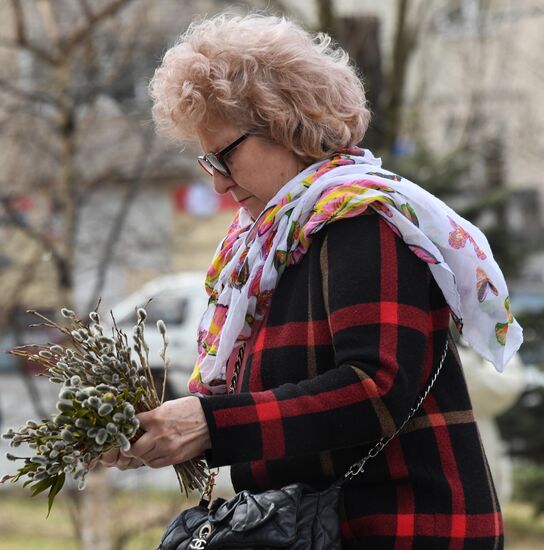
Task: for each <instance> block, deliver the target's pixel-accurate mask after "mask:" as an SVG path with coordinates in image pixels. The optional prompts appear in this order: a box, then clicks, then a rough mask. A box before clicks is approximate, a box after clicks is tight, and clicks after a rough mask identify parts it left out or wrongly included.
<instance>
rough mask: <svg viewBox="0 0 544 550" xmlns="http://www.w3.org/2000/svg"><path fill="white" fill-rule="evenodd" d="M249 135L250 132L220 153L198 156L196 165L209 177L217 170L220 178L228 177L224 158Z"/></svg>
mask: <svg viewBox="0 0 544 550" xmlns="http://www.w3.org/2000/svg"><path fill="white" fill-rule="evenodd" d="M251 135H252V134H251V132H248V133H246V134H244V135H242V136H240V137H239V138H238V139H237V140H236V141H233V142H232V143H231V144H230V145H227V146H226V147H225V148H224V149H221V151H219V152H217V153H206V154H205V155H199V156H198V157H197V159H198V164H200V166H201V167H202V168H203V169H204V170H205V171H206V172H207V173H208V174H209V175H210V176H213V173H214V171H215V170H217V171H218V172H219V173H220V174H221V175H222V176H225V177H228V176H230V170H229V168H228V166H227V165H226V164H225V161H224V158H225V157H226V156H227V155H228V154H229V153H231V152H232V151H233V150H234V149H235V148H236V147H238V145H240V143H242V142H243V141H244V140H246V139H247V138H248V137H249V136H251Z"/></svg>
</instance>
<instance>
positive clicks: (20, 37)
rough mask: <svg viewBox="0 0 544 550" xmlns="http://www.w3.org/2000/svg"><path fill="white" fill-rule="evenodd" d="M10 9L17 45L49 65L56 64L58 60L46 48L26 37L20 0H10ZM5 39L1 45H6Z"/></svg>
mask: <svg viewBox="0 0 544 550" xmlns="http://www.w3.org/2000/svg"><path fill="white" fill-rule="evenodd" d="M11 9H12V11H13V17H14V20H15V41H16V44H17V46H19V47H20V48H22V49H25V50H27V51H29V52H31V53H33V54H34V55H35V56H36V57H38V58H39V59H41V60H42V61H44V62H45V63H48V64H49V65H56V64H57V62H58V60H57V58H55V57H54V56H52V55H51V54H49V52H47V51H46V50H44V49H42V48H39V47H38V46H36V45H35V44H32V43H31V42H30V41H29V40H28V38H27V33H26V27H25V20H24V14H23V6H22V3H21V2H20V0H11ZM6 42H7V41H4V39H2V43H3V45H6Z"/></svg>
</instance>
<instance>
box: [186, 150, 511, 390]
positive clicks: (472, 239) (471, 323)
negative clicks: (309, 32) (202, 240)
mask: <svg viewBox="0 0 544 550" xmlns="http://www.w3.org/2000/svg"><path fill="white" fill-rule="evenodd" d="M367 208H372V209H373V210H374V211H375V212H377V213H378V214H379V215H381V216H383V218H384V219H385V221H386V222H387V223H388V224H389V226H390V227H391V229H392V230H393V231H394V232H395V233H396V234H397V235H398V236H399V237H400V238H401V239H402V240H403V241H404V242H405V243H406V245H407V246H408V247H409V248H410V250H411V251H412V252H413V253H414V254H416V255H417V256H418V257H419V258H421V260H423V261H424V262H426V263H427V264H429V268H430V270H431V273H432V274H433V276H434V278H435V279H436V282H437V283H438V285H439V287H440V289H441V290H442V292H443V294H444V297H445V299H446V301H447V303H448V305H449V307H450V309H451V312H452V317H453V319H454V321H455V323H456V324H457V327H458V328H459V330H460V331H461V332H462V334H463V336H464V338H465V339H466V340H467V341H468V342H469V343H470V344H471V346H472V347H473V348H474V349H475V350H476V351H477V352H478V353H480V354H481V355H482V356H483V357H484V358H485V359H488V360H489V361H491V362H492V363H493V364H494V365H495V367H496V368H497V369H498V370H499V371H502V369H503V368H504V366H505V365H506V363H507V362H508V361H509V359H510V358H511V357H512V355H513V354H514V353H515V352H516V350H517V349H518V348H519V347H520V345H521V343H522V329H521V327H520V326H519V324H518V323H517V321H516V320H515V319H514V317H513V315H512V313H511V312H510V299H509V296H508V289H507V287H506V283H505V281H504V276H503V274H502V272H501V270H500V268H499V266H498V265H497V263H496V262H495V260H494V259H493V255H492V252H491V249H490V247H489V244H488V242H487V239H486V238H485V236H484V235H483V233H482V232H481V231H480V230H479V229H478V228H477V227H475V226H474V225H472V224H471V223H470V222H468V221H467V220H465V219H463V218H462V217H461V216H459V215H458V214H456V213H455V212H454V211H453V210H452V209H451V208H449V207H448V206H447V205H446V204H444V203H443V202H442V201H441V200H439V199H438V198H436V197H435V196H434V195H432V194H430V193H428V192H427V191H425V190H424V189H422V188H421V187H419V186H417V185H416V184H414V183H412V182H411V181H408V180H407V179H404V178H401V177H400V176H397V175H395V174H393V173H391V172H389V171H387V170H384V169H383V168H382V167H381V160H380V159H377V158H375V157H374V156H373V155H372V153H370V151H368V150H366V149H360V148H358V147H352V148H348V149H342V150H340V151H338V152H337V153H335V154H334V155H333V156H331V157H330V158H327V159H326V160H324V161H319V162H317V163H315V164H312V165H311V166H309V167H308V168H306V169H305V170H303V171H302V172H301V173H300V174H298V175H297V176H296V177H295V178H293V179H292V180H290V181H289V182H287V183H286V184H285V185H284V186H283V187H282V188H281V189H280V190H279V191H278V193H277V194H276V195H275V196H274V197H273V198H272V199H271V200H270V201H269V203H268V204H267V206H266V207H265V209H264V210H263V211H262V212H261V214H260V215H259V217H258V218H257V219H256V220H255V221H252V220H251V218H250V216H249V214H248V213H247V212H246V211H245V210H244V209H240V210H239V211H238V213H237V214H236V216H235V218H234V220H233V222H232V224H231V226H230V227H229V229H228V231H227V235H226V237H225V238H224V239H223V241H222V242H221V244H220V245H219V247H218V248H217V251H216V253H215V256H214V258H213V261H212V264H211V266H210V268H209V270H208V273H207V276H206V291H207V292H208V295H209V304H208V308H207V309H206V311H205V312H204V315H203V316H202V319H201V322H200V326H199V329H198V359H197V361H196V364H195V367H194V371H193V374H192V375H191V378H190V380H189V384H188V388H189V390H190V391H191V392H193V393H199V394H201V395H209V394H218V393H225V392H226V365H227V361H228V359H229V357H230V355H231V353H233V352H234V351H236V350H238V349H239V347H240V346H241V345H243V344H244V343H245V342H246V341H247V340H249V338H250V337H251V335H252V330H253V328H254V327H256V325H257V323H258V321H259V320H261V319H263V317H264V315H265V312H266V311H267V309H268V307H269V304H270V301H271V299H272V295H273V293H274V289H275V288H276V286H277V285H278V281H279V279H280V277H281V275H282V273H283V271H284V270H285V268H286V267H288V266H290V265H292V264H297V263H298V262H300V261H301V260H302V258H303V257H304V254H306V252H307V251H308V248H309V246H310V243H311V240H312V235H314V234H315V233H317V232H318V231H319V230H320V229H321V228H323V227H324V226H325V225H326V224H329V223H332V222H335V221H337V220H341V219H343V218H351V217H353V216H359V215H361V214H363V213H364V212H365V211H366V210H367Z"/></svg>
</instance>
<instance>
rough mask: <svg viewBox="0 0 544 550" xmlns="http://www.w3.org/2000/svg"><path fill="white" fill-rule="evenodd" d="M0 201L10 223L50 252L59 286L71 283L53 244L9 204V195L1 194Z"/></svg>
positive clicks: (62, 259)
mask: <svg viewBox="0 0 544 550" xmlns="http://www.w3.org/2000/svg"><path fill="white" fill-rule="evenodd" d="M0 187H1V186H0ZM0 203H1V204H2V206H3V207H4V211H5V212H6V215H7V218H8V220H9V221H10V222H11V225H13V226H14V227H17V228H18V229H20V230H21V231H23V232H24V233H25V234H26V235H27V236H28V237H29V238H30V239H32V240H33V241H35V242H36V243H38V244H39V245H40V246H41V247H42V249H43V250H44V251H45V252H48V253H50V254H51V258H52V260H53V261H54V262H55V265H56V267H57V273H58V280H59V286H60V287H61V288H69V287H70V285H71V274H70V273H69V271H68V266H67V264H66V260H65V258H64V257H63V256H62V255H61V253H60V252H59V251H58V250H57V248H56V247H55V245H54V244H53V243H52V242H51V241H50V240H49V239H47V237H45V236H44V235H42V234H41V233H40V232H39V231H38V230H37V229H35V228H34V227H32V225H30V224H29V223H27V222H26V221H25V220H24V219H23V218H22V217H21V216H19V214H18V212H17V211H16V210H15V209H14V208H13V206H12V204H11V197H9V196H1V197H0Z"/></svg>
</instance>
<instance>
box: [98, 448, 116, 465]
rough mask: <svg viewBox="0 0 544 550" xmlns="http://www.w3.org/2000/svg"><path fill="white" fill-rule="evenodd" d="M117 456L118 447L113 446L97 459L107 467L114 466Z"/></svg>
mask: <svg viewBox="0 0 544 550" xmlns="http://www.w3.org/2000/svg"><path fill="white" fill-rule="evenodd" d="M118 458H119V449H117V448H114V449H110V450H109V451H106V452H105V453H104V454H103V455H101V456H100V458H99V461H100V463H101V464H103V465H104V466H107V467H111V466H115V464H116V463H117V460H118Z"/></svg>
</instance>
